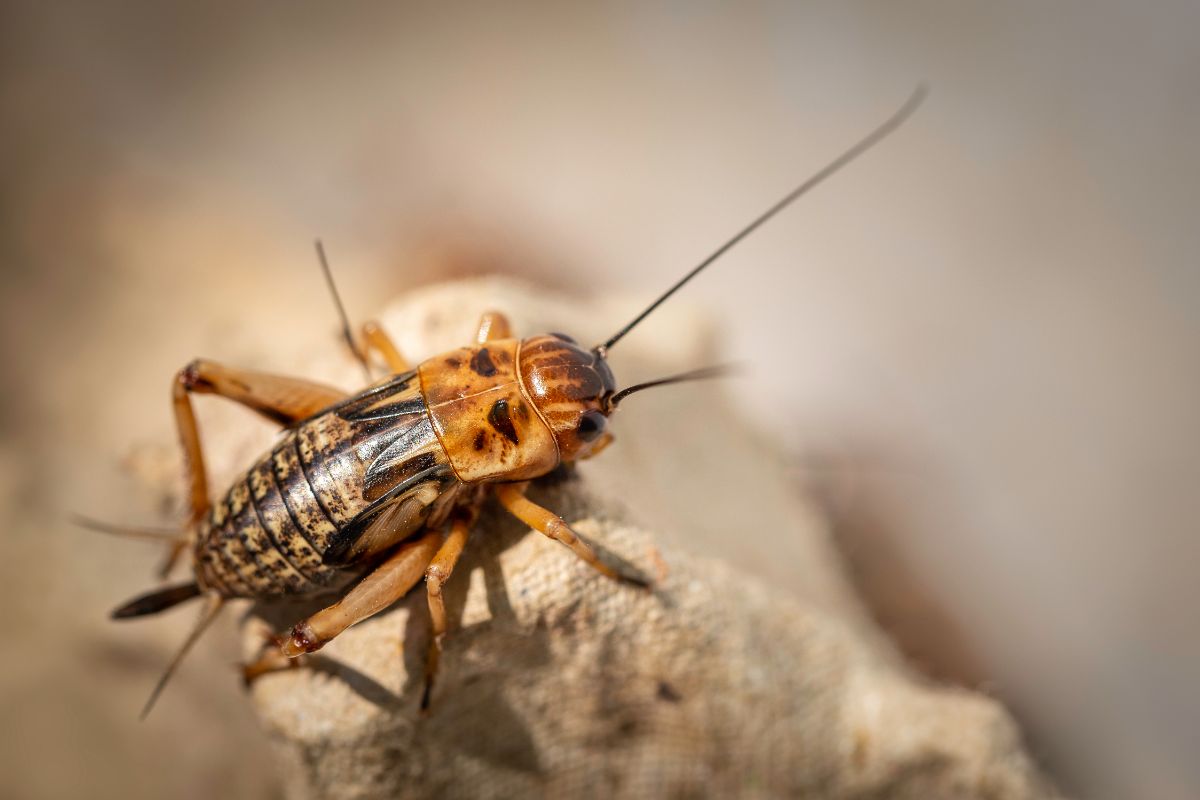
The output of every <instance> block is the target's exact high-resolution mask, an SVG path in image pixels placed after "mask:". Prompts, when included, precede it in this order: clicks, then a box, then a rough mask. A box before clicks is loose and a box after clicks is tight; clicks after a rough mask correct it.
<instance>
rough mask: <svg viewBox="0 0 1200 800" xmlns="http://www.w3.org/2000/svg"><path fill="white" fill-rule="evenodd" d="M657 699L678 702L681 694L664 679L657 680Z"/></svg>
mask: <svg viewBox="0 0 1200 800" xmlns="http://www.w3.org/2000/svg"><path fill="white" fill-rule="evenodd" d="M658 699H659V700H665V701H667V702H668V703H678V702H679V701H680V700H682V699H683V695H681V694H680V693H679V692H678V691H677V690H676V689H675V687H674V686H672V685H671V684H669V683H667V682H666V681H659V682H658Z"/></svg>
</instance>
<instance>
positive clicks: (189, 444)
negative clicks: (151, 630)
mask: <svg viewBox="0 0 1200 800" xmlns="http://www.w3.org/2000/svg"><path fill="white" fill-rule="evenodd" d="M171 387H172V393H171V394H172V403H173V405H174V408H175V424H176V427H177V428H178V429H179V441H180V444H181V445H182V446H183V455H184V472H185V475H186V476H187V482H188V508H189V512H188V518H187V525H186V528H187V530H191V529H192V528H194V527H195V525H196V524H197V523H198V522H199V521H200V520H201V519H203V518H204V515H205V514H207V513H208V508H209V499H208V476H207V473H206V472H205V469H204V453H203V450H202V448H201V445H200V430H199V427H198V426H197V424H196V413H195V410H194V409H193V407H192V398H191V396H192V395H193V394H215V395H218V396H220V397H224V398H227V399H229V400H232V401H234V402H235V403H239V404H241V405H244V406H246V407H247V408H249V409H251V410H252V411H255V412H257V413H258V414H261V415H262V416H264V417H266V418H267V419H269V420H271V421H273V422H277V423H279V424H280V425H294V424H295V423H297V422H299V421H300V420H302V419H305V418H307V417H310V416H312V415H313V414H315V413H316V412H318V411H320V410H321V409H323V408H326V407H327V406H330V405H333V404H334V403H335V402H337V401H338V400H340V399H342V397H344V396H345V393H344V392H342V391H340V390H338V389H334V388H333V387H330V386H324V385H322V384H319V383H314V382H312V381H307V380H304V379H303V378H289V377H284V376H282V375H270V374H267V373H263V372H252V371H250V370H242V369H235V368H232V367H225V366H222V365H220V364H217V363H215V362H212V361H206V360H204V359H196V360H195V361H193V362H192V363H190V364H188V365H187V366H186V367H184V368H183V369H181V370H179V372H177V373H176V374H175V380H174V381H173V382H172V385H171ZM186 544H187V539H186V538H185V537H180V538H179V539H178V540H176V542H175V543H174V544H173V545H172V547H171V551H170V553H169V554H168V556H167V559H166V562H165V563H164V564H163V566H162V568H161V570H160V573H161V574H162V575H166V574H167V573H168V572H170V571H171V567H173V566H174V564H175V561H176V559H178V557H179V555H180V553H182V552H183V548H184V547H185V546H186Z"/></svg>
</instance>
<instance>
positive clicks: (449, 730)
mask: <svg viewBox="0 0 1200 800" xmlns="http://www.w3.org/2000/svg"><path fill="white" fill-rule="evenodd" d="M634 307H635V304H631V305H630V306H629V308H634ZM488 308H498V309H500V310H503V311H505V312H507V313H509V314H510V315H511V316H512V318H513V321H514V324H515V329H516V330H517V331H518V332H521V333H525V334H529V333H532V332H535V331H541V330H558V329H561V330H570V329H571V328H574V329H575V330H578V329H579V328H581V327H582V328H584V329H585V330H584V331H582V333H586V334H587V335H589V336H595V338H597V339H599V338H601V337H602V336H603V335H604V333H606V332H608V330H609V329H610V328H614V327H616V325H617V324H619V322H620V321H621V320H622V317H623V316H627V313H621V312H616V311H614V312H613V313H611V314H609V313H607V311H606V312H603V313H601V312H598V311H597V310H595V309H589V308H586V307H584V306H583V305H582V304H580V303H578V302H575V301H572V300H570V299H567V298H561V297H553V296H548V295H545V294H543V293H539V292H537V291H536V290H533V289H530V288H529V287H525V286H522V285H520V284H515V283H510V282H506V281H498V280H486V281H476V282H465V283H460V284H452V285H444V286H439V287H431V288H428V289H425V290H422V291H420V292H417V293H414V294H413V295H410V296H408V297H406V298H404V299H402V300H401V301H398V302H397V303H396V304H395V305H393V306H392V307H390V308H389V309H388V311H387V312H386V313H385V314H384V315H383V316H382V318H381V320H382V322H383V324H384V327H385V328H387V329H389V330H391V331H392V332H393V334H394V335H395V337H396V339H397V340H398V343H399V344H400V345H401V347H402V348H403V349H404V350H405V351H406V352H407V353H409V354H410V356H417V357H421V356H424V355H428V354H431V353H435V352H439V351H441V350H445V349H449V348H450V347H453V346H456V345H459V344H461V343H463V342H464V341H467V340H468V339H469V335H470V330H471V327H472V324H473V320H474V319H475V318H476V317H477V316H478V314H479V312H481V311H483V310H485V309H488ZM601 317H603V319H601ZM573 323H574V324H573ZM706 331H707V328H706V326H705V325H704V323H703V322H702V321H699V320H697V318H696V317H695V315H692V314H689V313H688V311H687V308H686V306H680V307H677V308H675V309H667V308H664V310H663V313H662V316H661V317H659V318H658V319H657V320H656V321H655V327H653V328H651V326H650V324H649V323H648V324H647V331H643V332H639V336H640V337H641V338H640V339H638V340H637V341H638V342H639V343H637V344H635V342H634V338H635V337H632V336H631V337H630V340H629V342H628V343H625V342H623V343H622V348H625V349H626V350H627V351H628V352H624V351H623V350H618V351H617V352H616V353H614V360H615V361H616V362H617V364H614V367H615V368H616V369H617V375H618V378H621V377H622V375H623V374H628V373H629V372H633V371H636V370H629V369H628V366H629V365H630V364H635V365H640V366H641V367H642V368H643V369H647V371H648V367H649V365H650V364H654V365H655V367H654V368H655V369H656V370H658V372H657V373H650V374H651V375H653V374H661V373H662V372H664V371H678V370H680V369H685V368H689V367H692V366H696V365H698V364H700V363H703V362H704V355H705V354H706V352H707V351H708V350H710V349H711V348H710V347H709V346H708V342H709V341H711V338H712V337H711V335H709V334H707V333H706ZM581 338H582V336H581ZM622 359H625V360H623V361H622ZM303 360H304V358H303V355H301V354H298V355H297V372H298V374H303V375H306V376H309V377H326V378H329V377H338V374H339V370H340V375H341V376H342V377H349V376H348V375H347V374H346V370H347V369H350V368H349V367H347V366H346V365H345V364H338V365H336V366H334V365H332V362H331V363H329V364H324V365H322V364H317V363H315V362H314V361H312V360H310V361H309V362H308V363H307V364H304V363H300V362H302V361H303ZM709 360H711V358H710V359H709ZM668 362H669V363H668ZM351 374H352V373H351ZM345 382H346V383H347V384H348V383H349V381H348V380H347V381H345ZM625 382H628V380H626V381H625ZM692 388H693V391H692V392H691V393H690V395H689V394H688V392H685V391H684V390H683V389H682V387H676V388H674V389H672V390H671V393H670V394H667V393H663V394H661V395H659V396H657V397H655V396H654V395H655V393H653V392H648V393H646V395H647V396H646V398H645V400H644V401H643V404H642V406H641V408H639V410H638V411H637V412H629V413H627V412H625V411H624V410H623V411H622V415H621V416H619V417H617V418H616V419H614V428H615V430H616V432H617V437H618V441H617V443H616V444H615V445H613V446H612V447H611V448H609V449H608V450H606V451H605V453H604V454H602V455H601V456H599V457H598V458H597V459H596V460H595V463H594V464H590V463H589V464H584V465H582V466H581V467H580V468H579V469H578V471H568V472H567V473H566V474H563V475H558V476H556V477H555V478H552V479H549V480H545V481H543V482H541V483H540V484H537V485H535V488H534V489H532V490H531V495H530V496H531V497H532V498H533V499H535V500H536V501H538V502H540V503H542V504H544V505H546V506H547V507H549V508H552V509H554V510H555V511H557V512H559V513H560V514H562V515H563V516H564V517H565V518H566V519H567V521H568V522H570V523H571V524H572V525H573V526H574V527H575V529H576V530H577V531H578V532H579V533H581V534H583V535H584V536H585V537H586V538H588V539H589V540H590V541H592V542H593V543H595V544H596V545H597V546H598V547H599V548H600V549H601V550H602V552H604V553H606V557H607V558H610V559H620V560H624V561H627V562H629V563H630V564H632V565H634V566H635V567H636V568H638V569H639V570H641V571H643V572H645V573H647V574H649V575H653V576H656V578H657V584H656V587H655V588H654V590H653V591H650V592H647V591H644V590H639V589H636V588H632V587H629V586H626V585H619V584H616V583H614V582H612V581H609V580H607V579H605V578H603V577H601V576H599V575H598V574H596V573H594V572H593V571H592V570H591V569H590V568H589V567H587V566H586V565H584V564H582V563H581V562H579V561H578V560H577V559H576V558H575V557H574V556H573V555H572V554H571V553H570V552H569V551H567V550H566V548H564V547H562V546H561V545H558V544H556V543H554V542H551V541H549V540H547V539H545V538H544V537H542V536H541V535H539V534H537V533H534V532H531V531H529V530H528V529H527V528H524V527H523V526H522V525H521V524H520V523H518V522H517V521H516V520H514V519H512V518H510V517H508V516H507V515H506V514H505V513H504V512H503V510H502V509H500V508H499V506H498V505H496V504H495V503H489V504H488V506H487V507H486V509H485V511H484V514H483V515H482V518H481V520H480V522H479V524H478V526H477V528H476V529H475V531H474V533H473V534H472V538H471V541H470V543H469V545H468V548H467V551H466V553H465V555H464V557H463V560H462V561H461V562H460V564H459V566H458V568H457V570H456V572H455V574H454V576H453V578H452V580H451V582H450V583H449V584H448V586H447V589H446V599H447V608H448V611H449V614H450V619H451V630H450V633H449V635H448V636H447V638H446V642H445V652H444V654H443V657H442V662H441V669H440V671H439V674H438V680H437V684H436V687H435V690H434V694H433V701H432V704H431V707H430V709H429V711H428V713H427V714H425V715H422V714H421V712H420V710H419V704H420V696H421V691H422V666H423V663H424V658H425V652H426V648H427V646H428V642H429V622H428V611H427V608H426V601H425V596H424V592H423V591H422V590H420V589H418V590H417V591H414V592H413V593H411V594H410V595H409V596H408V597H406V598H405V599H404V600H402V601H401V602H400V603H398V604H397V605H396V606H394V607H393V608H392V609H390V610H388V611H387V612H384V613H381V614H379V615H377V616H376V617H374V618H372V619H370V620H367V621H365V622H363V623H361V624H359V625H358V626H356V627H354V628H351V629H350V630H348V631H347V632H345V633H344V634H342V636H340V637H339V638H338V639H336V640H335V641H334V642H332V643H331V644H329V645H328V646H327V647H326V648H325V649H324V650H322V651H321V652H320V653H318V654H316V655H315V656H313V657H312V661H311V663H310V664H309V665H308V666H307V667H305V668H300V669H294V670H288V671H286V672H282V673H277V674H273V675H269V676H266V677H264V678H261V679H260V680H258V681H257V682H256V683H255V684H254V686H253V689H252V697H253V703H254V705H255V707H256V709H257V712H258V715H259V717H260V718H261V720H262V723H263V725H264V727H265V728H266V730H267V731H268V733H269V735H270V737H271V738H272V740H273V742H274V744H275V749H276V751H277V753H278V754H279V758H280V760H281V762H282V764H283V774H284V780H285V785H286V789H287V794H288V796H289V797H292V798H306V797H314V798H315V797H328V798H350V797H355V798H360V797H427V796H438V797H440V796H471V797H519V796H530V795H535V794H538V795H547V796H554V797H558V796H570V797H604V798H609V797H682V796H688V797H692V796H714V797H781V796H787V797H821V798H850V797H854V798H863V797H889V798H894V797H899V798H906V797H912V798H952V797H983V798H1041V797H1056V796H1057V794H1056V792H1055V790H1054V789H1053V788H1052V787H1050V786H1049V785H1048V783H1047V782H1045V781H1044V779H1043V778H1042V777H1041V776H1040V775H1039V773H1038V771H1037V769H1036V767H1035V766H1034V765H1033V763H1032V762H1031V760H1030V758H1029V757H1028V756H1027V755H1026V754H1025V752H1024V751H1023V749H1022V745H1021V742H1020V736H1019V733H1018V731H1017V729H1016V726H1015V724H1014V723H1013V721H1012V720H1011V718H1010V717H1009V715H1008V714H1007V713H1006V711H1005V710H1004V709H1003V708H1001V707H1000V706H999V705H998V704H997V703H995V702H994V701H993V700H991V699H989V698H987V697H985V696H982V695H979V694H974V693H971V692H967V691H964V690H960V689H954V688H948V687H940V686H935V685H931V684H929V683H928V682H926V681H924V680H922V679H921V678H920V677H919V676H917V675H914V674H913V673H912V672H911V671H910V670H909V669H908V668H907V667H906V666H905V665H903V664H902V663H900V661H899V660H898V659H897V657H896V656H895V654H894V652H893V651H892V650H891V648H890V647H889V646H888V644H887V641H886V639H885V637H883V635H882V634H881V633H880V632H879V631H878V630H877V629H876V628H875V627H874V626H873V625H872V623H871V622H870V620H869V619H868V617H867V615H866V614H865V613H864V611H863V609H862V607H861V605H860V604H859V603H858V602H857V600H856V599H855V598H854V596H853V593H852V592H851V591H850V589H849V588H848V584H847V583H846V581H845V579H844V576H843V574H842V568H841V565H840V562H839V560H838V558H837V555H836V552H835V551H834V549H833V548H832V546H831V545H830V543H829V540H828V533H827V531H826V529H825V527H824V526H823V525H822V523H821V520H820V518H819V516H818V515H817V514H816V513H815V512H814V510H813V508H812V507H811V506H809V505H807V504H806V503H805V502H804V501H803V498H800V497H797V496H796V495H795V490H794V489H793V488H792V486H791V485H790V484H789V483H788V481H787V480H786V478H784V477H783V476H782V475H781V471H780V470H779V469H778V465H779V455H778V454H776V453H772V452H771V451H770V449H769V447H766V446H765V445H764V444H763V443H762V442H761V441H759V440H758V439H756V438H755V437H754V436H752V435H751V434H750V433H748V432H747V430H746V429H745V428H744V427H743V426H742V425H741V424H740V423H739V422H738V421H737V417H736V413H734V411H733V410H732V408H731V407H730V404H729V403H728V402H726V401H724V400H723V399H721V398H723V397H725V396H726V395H727V390H714V389H713V388H712V387H706V388H704V389H700V388H698V387H692ZM632 405H633V403H632V402H631V403H630V406H632ZM714 420H719V424H717V425H714ZM687 431H690V432H691V433H690V435H688V438H687V440H686V441H684V442H681V441H680V440H679V439H672V438H671V437H670V435H668V434H671V433H674V434H675V435H679V434H680V432H687ZM685 435H687V434H685ZM623 444H624V445H625V446H624V447H623V446H622V445H623ZM247 447H248V445H247ZM232 449H233V450H235V451H238V450H239V449H241V450H244V449H246V448H245V447H243V448H236V447H235V448H232ZM230 463H231V464H232V462H230ZM319 605H320V604H319V603H316V604H314V603H309V604H307V605H305V604H285V605H276V606H272V607H260V608H257V609H255V613H254V614H252V615H249V616H248V617H247V620H246V623H245V626H244V640H245V641H244V649H245V652H246V654H247V657H249V656H250V655H252V654H253V653H254V652H255V651H257V649H258V647H259V646H260V643H261V641H262V636H263V635H264V633H268V632H270V631H274V630H282V629H284V628H286V627H288V626H289V625H291V624H292V623H293V622H295V621H297V620H298V619H299V618H301V617H302V616H303V615H305V614H307V613H310V612H311V611H312V610H315V608H318V607H319Z"/></svg>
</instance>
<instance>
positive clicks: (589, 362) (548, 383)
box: [518, 335, 617, 461]
mask: <svg viewBox="0 0 1200 800" xmlns="http://www.w3.org/2000/svg"><path fill="white" fill-rule="evenodd" d="M518 366H519V372H520V376H521V382H522V384H523V385H524V386H525V390H526V391H527V392H528V394H529V398H530V399H531V400H532V401H533V403H534V406H535V407H536V408H537V411H538V413H539V414H540V415H541V417H542V419H543V420H545V422H546V425H548V426H549V427H550V430H551V431H553V434H554V440H555V443H556V444H557V446H558V450H559V455H560V458H561V459H562V460H563V461H570V460H572V459H575V458H586V457H587V456H588V455H591V454H593V453H596V452H599V450H600V449H601V448H602V447H604V446H605V445H607V444H608V442H609V441H610V440H611V436H610V435H609V434H607V433H604V434H603V435H602V436H599V437H593V438H590V439H584V438H581V437H580V436H579V435H578V430H579V423H580V419H581V417H582V415H583V414H584V413H585V412H588V411H596V412H600V414H601V415H603V414H604V412H605V408H604V399H605V398H607V397H608V396H610V395H612V393H613V392H615V391H616V388H617V386H616V380H615V379H614V378H613V374H612V371H611V370H609V368H608V363H607V362H605V360H604V359H602V358H600V357H599V356H598V355H597V354H596V353H594V352H592V351H590V350H584V349H583V348H581V347H580V346H579V345H577V344H575V343H573V342H569V341H566V340H564V339H561V338H559V337H558V336H554V335H546V336H534V337H531V338H529V339H526V340H524V341H523V342H522V343H521V355H520V360H519V365H518Z"/></svg>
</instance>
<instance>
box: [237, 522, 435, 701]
mask: <svg viewBox="0 0 1200 800" xmlns="http://www.w3.org/2000/svg"><path fill="white" fill-rule="evenodd" d="M441 538H442V537H441V536H440V535H439V534H437V533H434V532H430V533H427V534H425V535H424V536H422V537H421V538H420V539H416V540H413V541H410V542H405V543H404V544H402V545H400V546H399V547H398V548H396V550H395V552H394V553H392V555H390V556H388V558H387V559H386V560H385V561H384V562H383V563H381V564H380V565H379V566H378V567H376V568H375V569H374V570H372V571H371V572H370V573H368V574H367V576H366V577H365V578H363V579H362V580H361V581H359V582H358V584H356V585H355V586H354V588H353V589H351V590H350V591H349V592H347V593H346V596H345V597H343V598H342V599H341V600H339V601H338V602H336V603H334V604H333V605H331V606H329V607H328V608H323V609H321V610H320V611H318V612H317V613H316V614H313V615H312V616H311V617H309V618H308V619H306V620H302V621H300V622H298V623H296V625H295V626H293V627H292V629H291V631H289V632H288V633H287V634H285V635H284V636H283V637H281V640H282V641H281V642H280V645H279V650H278V651H277V652H276V653H265V654H264V655H263V656H262V657H261V658H259V659H258V660H257V661H256V662H254V663H253V664H248V665H246V666H245V667H243V675H244V676H245V677H246V679H247V680H252V679H253V678H255V677H257V676H258V675H261V674H263V673H265V672H273V671H275V670H277V669H279V668H280V666H281V665H280V663H279V658H278V653H282V654H283V655H284V656H286V657H288V658H295V657H296V656H299V655H302V654H304V653H312V652H315V651H317V650H320V649H321V648H322V647H324V646H325V645H326V644H328V643H329V642H330V641H332V640H333V638H334V637H336V636H337V635H338V634H340V633H341V632H342V631H344V630H346V629H347V628H349V627H350V626H351V625H354V624H355V623H358V622H361V621H362V620H364V619H366V618H367V617H370V616H372V615H374V614H377V613H379V612H380V611H382V610H383V609H385V608H387V607H388V606H390V605H391V604H392V603H394V602H396V601H397V600H399V599H400V598H401V597H403V596H404V595H405V594H407V593H408V592H409V590H411V589H412V588H413V587H414V586H416V585H417V582H418V581H420V580H421V576H422V575H424V574H425V567H426V566H428V564H429V562H430V560H431V559H432V558H433V556H434V553H436V552H437V550H438V547H439V546H440V545H441Z"/></svg>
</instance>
